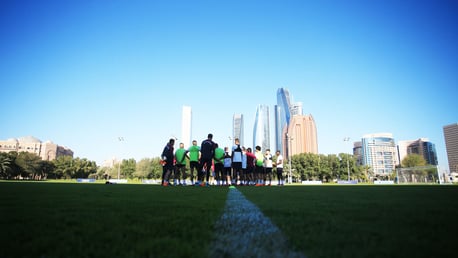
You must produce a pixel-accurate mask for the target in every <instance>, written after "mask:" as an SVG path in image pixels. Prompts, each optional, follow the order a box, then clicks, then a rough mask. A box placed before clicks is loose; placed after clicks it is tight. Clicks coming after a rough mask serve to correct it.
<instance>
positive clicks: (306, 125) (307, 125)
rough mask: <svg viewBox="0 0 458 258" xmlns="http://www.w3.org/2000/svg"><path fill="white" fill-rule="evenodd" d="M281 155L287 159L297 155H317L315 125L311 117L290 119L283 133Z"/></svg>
mask: <svg viewBox="0 0 458 258" xmlns="http://www.w3.org/2000/svg"><path fill="white" fill-rule="evenodd" d="M283 153H284V154H285V155H286V157H288V158H289V157H291V156H292V155H296V154H299V153H314V154H318V143H317V132H316V125H315V120H314V119H313V117H312V115H296V116H293V117H291V121H290V123H289V125H288V126H287V129H286V132H285V138H284V142H283Z"/></svg>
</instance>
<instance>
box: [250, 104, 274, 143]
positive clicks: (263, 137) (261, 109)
mask: <svg viewBox="0 0 458 258" xmlns="http://www.w3.org/2000/svg"><path fill="white" fill-rule="evenodd" d="M257 145H259V146H261V148H262V151H265V150H266V149H270V125H269V106H267V105H259V106H258V108H257V110H256V117H255V120H254V128H253V150H254V148H255V147H256V146H257Z"/></svg>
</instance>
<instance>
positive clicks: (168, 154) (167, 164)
mask: <svg viewBox="0 0 458 258" xmlns="http://www.w3.org/2000/svg"><path fill="white" fill-rule="evenodd" d="M173 145H175V139H170V140H169V142H168V143H167V145H165V147H164V150H163V151H162V154H161V159H162V162H163V166H164V167H163V170H162V185H163V186H167V185H168V184H169V178H170V175H171V174H172V172H173V170H174V162H173V159H174V156H173Z"/></svg>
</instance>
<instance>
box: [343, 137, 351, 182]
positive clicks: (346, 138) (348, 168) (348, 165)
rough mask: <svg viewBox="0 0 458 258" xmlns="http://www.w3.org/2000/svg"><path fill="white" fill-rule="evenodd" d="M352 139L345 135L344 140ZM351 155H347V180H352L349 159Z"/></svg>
mask: <svg viewBox="0 0 458 258" xmlns="http://www.w3.org/2000/svg"><path fill="white" fill-rule="evenodd" d="M349 141H350V137H345V138H344V142H349ZM349 157H350V155H349V156H347V173H348V178H347V181H350V161H349Z"/></svg>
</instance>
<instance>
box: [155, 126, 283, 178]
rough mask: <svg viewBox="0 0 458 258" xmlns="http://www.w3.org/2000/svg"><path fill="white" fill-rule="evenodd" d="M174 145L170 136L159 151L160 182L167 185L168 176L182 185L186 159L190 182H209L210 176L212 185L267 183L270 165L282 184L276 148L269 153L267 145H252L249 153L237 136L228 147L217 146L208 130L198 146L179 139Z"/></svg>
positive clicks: (193, 142)
mask: <svg viewBox="0 0 458 258" xmlns="http://www.w3.org/2000/svg"><path fill="white" fill-rule="evenodd" d="M174 145H175V139H170V140H169V142H168V143H167V145H166V146H165V147H164V150H163V151H162V154H161V162H162V165H163V174H162V185H163V186H168V185H169V184H170V183H171V182H172V180H173V183H174V185H186V180H187V177H188V175H187V173H186V170H187V169H186V166H187V161H186V159H188V160H189V170H190V176H191V178H190V179H191V184H192V185H200V186H209V185H210V184H211V183H210V179H213V182H212V184H214V185H227V186H230V185H254V186H265V185H267V186H270V185H271V184H272V177H273V175H272V173H273V169H274V167H275V172H276V175H277V182H278V183H277V185H284V178H283V156H282V155H281V153H280V151H277V152H276V153H275V156H273V155H272V154H271V153H270V150H269V149H267V150H265V152H262V151H261V147H260V146H256V147H255V151H254V153H253V151H252V149H251V148H245V147H243V146H240V140H239V139H237V138H236V139H234V146H233V147H232V149H231V150H230V151H229V148H228V147H225V148H224V149H222V148H221V147H219V145H218V144H217V143H215V142H214V141H213V135H212V134H208V136H207V139H205V140H204V141H202V143H201V145H200V146H198V145H197V141H196V140H193V141H192V146H191V147H189V148H188V149H185V148H184V144H183V143H180V147H179V148H178V149H177V150H176V151H174ZM194 173H195V174H194ZM194 175H196V177H194Z"/></svg>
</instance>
